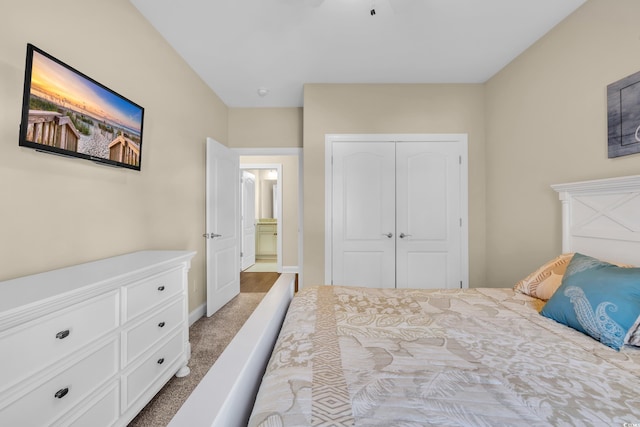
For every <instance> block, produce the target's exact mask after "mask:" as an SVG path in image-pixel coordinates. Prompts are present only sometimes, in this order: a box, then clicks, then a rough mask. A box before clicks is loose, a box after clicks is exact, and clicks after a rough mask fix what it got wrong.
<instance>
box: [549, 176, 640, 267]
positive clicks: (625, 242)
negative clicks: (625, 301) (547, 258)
mask: <svg viewBox="0 0 640 427" xmlns="http://www.w3.org/2000/svg"><path fill="white" fill-rule="evenodd" d="M551 187H552V188H553V189H554V190H555V191H557V192H558V193H559V196H560V200H561V201H562V252H565V253H566V252H580V253H583V254H585V255H590V256H593V257H596V258H600V259H603V260H607V261H615V262H622V263H628V264H633V265H635V266H640V175H634V176H625V177H619V178H608V179H598V180H593V181H582V182H573V183H568V184H556V185H552V186H551Z"/></svg>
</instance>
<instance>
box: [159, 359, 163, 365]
mask: <svg viewBox="0 0 640 427" xmlns="http://www.w3.org/2000/svg"><path fill="white" fill-rule="evenodd" d="M163 363H164V357H161V358H160V359H158V365H162V364H163Z"/></svg>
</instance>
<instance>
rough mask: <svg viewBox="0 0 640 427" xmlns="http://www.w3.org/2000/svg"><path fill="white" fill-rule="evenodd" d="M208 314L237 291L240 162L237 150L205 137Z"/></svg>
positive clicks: (238, 276) (238, 275) (238, 273)
mask: <svg viewBox="0 0 640 427" xmlns="http://www.w3.org/2000/svg"><path fill="white" fill-rule="evenodd" d="M206 173H207V177H206V180H207V183H206V193H207V194H206V223H207V224H206V227H207V231H206V233H205V237H206V238H207V316H211V315H212V314H213V313H215V312H216V311H218V309H220V308H221V307H222V306H223V305H225V304H226V303H227V302H229V300H231V299H232V298H233V297H234V296H236V295H238V294H239V293H240V244H241V243H240V214H239V212H238V211H239V207H240V203H239V200H238V199H239V196H240V189H239V182H240V166H239V158H238V155H237V154H236V153H234V152H233V151H231V150H230V149H228V148H227V147H225V146H224V145H222V144H220V143H219V142H217V141H215V140H213V139H211V138H207V171H206Z"/></svg>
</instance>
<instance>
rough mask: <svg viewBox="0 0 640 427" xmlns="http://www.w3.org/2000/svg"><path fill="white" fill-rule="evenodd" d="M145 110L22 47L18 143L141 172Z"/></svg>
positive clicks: (39, 52) (45, 55) (48, 57)
mask: <svg viewBox="0 0 640 427" xmlns="http://www.w3.org/2000/svg"><path fill="white" fill-rule="evenodd" d="M143 119H144V108H142V107H141V106H139V105H138V104H136V103H135V102H132V101H130V100H128V99H127V98H125V97H124V96H122V95H119V94H117V93H116V92H114V91H112V90H111V89H109V88H107V87H105V86H103V85H102V84H100V83H98V82H96V81H95V80H93V79H92V78H90V77H87V76H86V75H84V74H82V73H81V72H79V71H78V70H76V69H74V68H72V67H70V66H69V65H67V64H65V63H64V62H62V61H60V60H58V59H56V58H54V57H53V56H51V55H49V54H48V53H46V52H44V51H42V50H41V49H38V48H37V47H35V46H33V45H32V44H28V45H27V61H26V67H25V79H24V94H23V98H22V121H21V123H20V140H19V145H20V146H23V147H29V148H34V149H36V150H39V151H43V152H48V153H54V154H61V155H65V156H72V157H79V158H83V159H88V160H93V161H95V162H98V163H103V164H107V165H111V166H120V167H124V168H129V169H134V170H140V161H141V154H142V124H143Z"/></svg>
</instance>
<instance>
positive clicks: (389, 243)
mask: <svg viewBox="0 0 640 427" xmlns="http://www.w3.org/2000/svg"><path fill="white" fill-rule="evenodd" d="M332 185H333V188H332V194H333V200H332V207H333V224H332V238H333V254H332V265H333V268H332V275H333V277H332V283H333V284H336V285H355V286H368V287H391V288H392V287H394V286H395V144H393V143H368V142H362V143H345V144H341V143H335V144H334V145H333V182H332Z"/></svg>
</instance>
